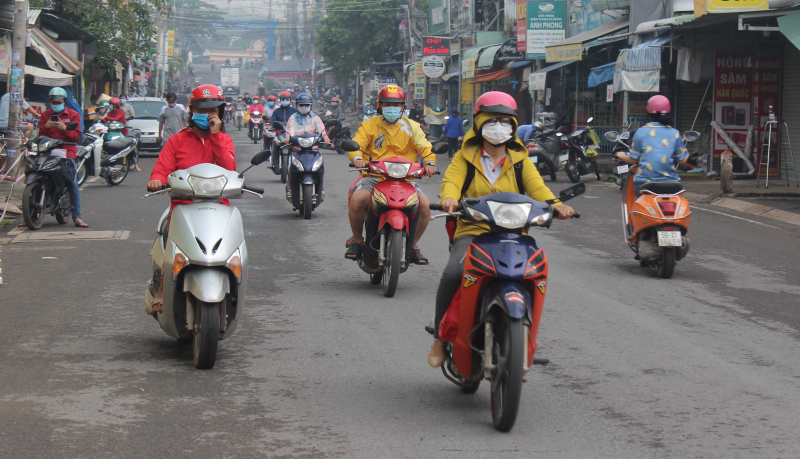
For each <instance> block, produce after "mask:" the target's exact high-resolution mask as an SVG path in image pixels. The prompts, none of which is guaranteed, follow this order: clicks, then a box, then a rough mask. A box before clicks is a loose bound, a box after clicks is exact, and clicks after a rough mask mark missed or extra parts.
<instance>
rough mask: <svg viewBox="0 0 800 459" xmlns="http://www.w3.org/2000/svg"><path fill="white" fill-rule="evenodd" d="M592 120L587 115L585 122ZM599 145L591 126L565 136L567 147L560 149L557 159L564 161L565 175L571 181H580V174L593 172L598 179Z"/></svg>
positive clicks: (589, 122) (588, 122)
mask: <svg viewBox="0 0 800 459" xmlns="http://www.w3.org/2000/svg"><path fill="white" fill-rule="evenodd" d="M593 120H594V118H593V117H589V119H588V120H586V124H591V122H592V121H593ZM558 134H561V133H560V132H559V133H558ZM558 134H556V135H558ZM561 137H563V135H562V136H561ZM599 146H600V138H599V137H598V136H597V132H595V130H594V129H593V128H592V127H591V126H587V127H585V128H583V129H578V130H577V131H575V132H573V133H572V134H570V135H568V136H567V147H566V148H564V149H562V150H561V156H560V157H559V161H561V162H562V163H564V169H565V170H566V172H567V176H568V177H569V179H570V180H571V181H572V182H573V183H578V182H580V181H581V176H582V175H586V174H594V176H595V177H596V178H597V180H600V171H599V170H598V169H597V157H598V156H599V153H598V152H597V149H598V148H599Z"/></svg>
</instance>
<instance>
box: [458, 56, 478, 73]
mask: <svg viewBox="0 0 800 459" xmlns="http://www.w3.org/2000/svg"><path fill="white" fill-rule="evenodd" d="M477 62H478V58H477V57H465V58H464V59H462V60H461V78H472V77H474V76H475V64H476V63H477Z"/></svg>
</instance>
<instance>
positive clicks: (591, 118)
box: [586, 116, 594, 124]
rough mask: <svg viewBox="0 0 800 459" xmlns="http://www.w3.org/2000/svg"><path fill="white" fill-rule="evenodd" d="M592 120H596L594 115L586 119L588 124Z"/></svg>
mask: <svg viewBox="0 0 800 459" xmlns="http://www.w3.org/2000/svg"><path fill="white" fill-rule="evenodd" d="M592 121H594V116H590V117H589V119H588V120H586V124H589V123H591V122H592Z"/></svg>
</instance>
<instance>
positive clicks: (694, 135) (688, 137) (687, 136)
mask: <svg viewBox="0 0 800 459" xmlns="http://www.w3.org/2000/svg"><path fill="white" fill-rule="evenodd" d="M699 138H700V133H699V132H697V131H686V132H684V133H683V141H684V142H694V141H695V140H697V139H699Z"/></svg>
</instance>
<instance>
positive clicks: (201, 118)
mask: <svg viewBox="0 0 800 459" xmlns="http://www.w3.org/2000/svg"><path fill="white" fill-rule="evenodd" d="M192 121H194V125H195V126H197V127H198V128H200V129H202V130H204V131H208V130H209V129H211V125H210V124H208V113H195V114H193V115H192Z"/></svg>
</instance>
